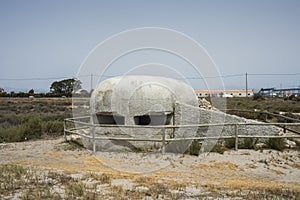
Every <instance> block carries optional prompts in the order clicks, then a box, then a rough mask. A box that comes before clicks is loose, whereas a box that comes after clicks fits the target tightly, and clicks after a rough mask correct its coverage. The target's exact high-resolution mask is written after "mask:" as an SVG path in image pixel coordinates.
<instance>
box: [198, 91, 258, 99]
mask: <svg viewBox="0 0 300 200" xmlns="http://www.w3.org/2000/svg"><path fill="white" fill-rule="evenodd" d="M195 93H196V95H197V96H198V97H210V96H214V97H224V98H225V97H247V96H248V97H252V96H253V95H254V92H253V90H247V92H246V90H195Z"/></svg>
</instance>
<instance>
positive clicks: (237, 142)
mask: <svg viewBox="0 0 300 200" xmlns="http://www.w3.org/2000/svg"><path fill="white" fill-rule="evenodd" d="M234 136H235V148H234V149H235V150H236V151H237V150H238V148H239V138H238V131H237V124H235V125H234Z"/></svg>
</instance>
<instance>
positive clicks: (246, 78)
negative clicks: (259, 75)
mask: <svg viewBox="0 0 300 200" xmlns="http://www.w3.org/2000/svg"><path fill="white" fill-rule="evenodd" d="M246 97H247V98H248V74H247V72H246Z"/></svg>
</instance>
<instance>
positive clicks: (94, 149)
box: [91, 124, 96, 155]
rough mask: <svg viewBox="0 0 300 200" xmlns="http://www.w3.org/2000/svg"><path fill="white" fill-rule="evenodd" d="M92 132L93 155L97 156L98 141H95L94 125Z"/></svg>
mask: <svg viewBox="0 0 300 200" xmlns="http://www.w3.org/2000/svg"><path fill="white" fill-rule="evenodd" d="M91 131H92V136H93V154H94V155H95V154H96V140H95V126H94V124H92V128H91Z"/></svg>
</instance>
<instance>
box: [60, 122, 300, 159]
mask: <svg viewBox="0 0 300 200" xmlns="http://www.w3.org/2000/svg"><path fill="white" fill-rule="evenodd" d="M87 118H88V117H77V118H67V119H65V120H64V137H65V140H67V136H66V134H67V133H71V134H76V135H79V136H81V137H84V138H88V139H92V142H93V152H94V153H95V152H96V141H97V140H118V141H146V142H161V143H162V152H163V153H164V149H165V145H166V143H167V142H174V141H186V140H218V139H230V138H234V139H235V149H236V150H237V149H238V139H239V138H300V136H299V135H238V127H239V126H271V125H273V126H283V127H286V126H300V123H262V122H260V123H212V124H187V125H159V126H139V125H116V124H93V123H88V122H81V121H78V120H80V119H87ZM68 122H71V123H75V124H78V125H83V126H79V127H75V128H69V129H68V128H67V123H68ZM210 126H211V127H214V126H234V135H229V136H202V137H182V138H180V137H179V138H178V137H177V138H166V134H165V130H166V129H168V128H172V129H174V128H195V127H210ZM97 127H99V128H100V127H105V128H155V129H158V128H159V129H162V138H146V137H145V138H136V137H135V138H133V137H126V135H124V137H120V136H118V137H106V136H105V137H96V128H97ZM83 129H89V130H90V132H91V134H90V135H87V134H82V133H80V132H78V130H83Z"/></svg>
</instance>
